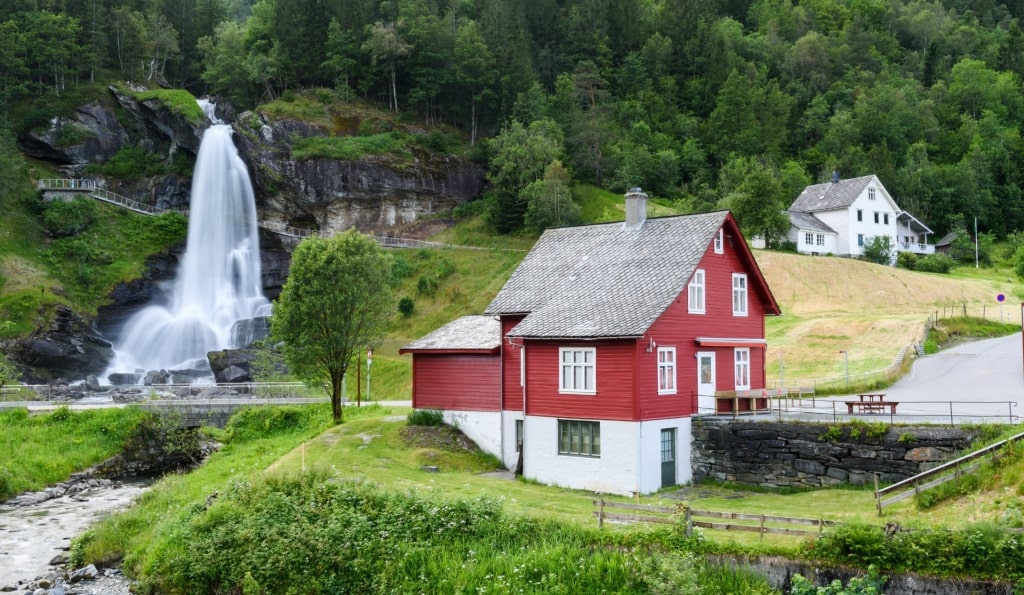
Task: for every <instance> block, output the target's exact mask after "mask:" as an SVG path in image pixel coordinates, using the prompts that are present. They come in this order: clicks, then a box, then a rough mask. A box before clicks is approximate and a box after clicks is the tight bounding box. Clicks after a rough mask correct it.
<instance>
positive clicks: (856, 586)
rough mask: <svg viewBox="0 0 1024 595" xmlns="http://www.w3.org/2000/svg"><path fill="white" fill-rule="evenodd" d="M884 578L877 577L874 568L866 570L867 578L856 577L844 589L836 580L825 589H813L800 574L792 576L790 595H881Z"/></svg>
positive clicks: (876, 571)
mask: <svg viewBox="0 0 1024 595" xmlns="http://www.w3.org/2000/svg"><path fill="white" fill-rule="evenodd" d="M884 585H885V578H884V577H881V576H879V575H878V569H876V568H875V567H874V566H871V567H869V568H868V574H867V576H856V577H853V578H851V579H850V582H849V583H848V584H847V585H846V586H845V587H844V586H843V583H841V582H840V581H839V580H838V579H836V580H834V581H832V583H831V584H829V585H828V586H827V587H815V586H814V585H813V584H811V582H810V581H809V580H807V579H806V578H804V577H803V576H802V575H800V574H796V575H794V576H793V586H792V587H791V589H790V591H789V593H790V595H881V593H882V587H883V586H884Z"/></svg>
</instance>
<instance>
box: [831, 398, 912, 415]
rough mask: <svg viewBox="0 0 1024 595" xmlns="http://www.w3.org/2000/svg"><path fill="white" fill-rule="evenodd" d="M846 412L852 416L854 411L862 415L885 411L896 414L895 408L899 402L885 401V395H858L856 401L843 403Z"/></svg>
mask: <svg viewBox="0 0 1024 595" xmlns="http://www.w3.org/2000/svg"><path fill="white" fill-rule="evenodd" d="M844 403H846V412H847V413H850V414H852V413H853V412H854V409H856V410H857V411H860V412H863V413H881V412H883V411H885V410H886V409H888V410H889V414H890V415H892V414H895V413H896V406H897V405H899V401H886V400H885V393H860V394H858V395H857V400H856V401H844Z"/></svg>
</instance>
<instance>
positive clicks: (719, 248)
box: [715, 229, 725, 254]
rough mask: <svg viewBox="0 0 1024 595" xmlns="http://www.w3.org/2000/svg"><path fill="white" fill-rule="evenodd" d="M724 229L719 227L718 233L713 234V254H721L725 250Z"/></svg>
mask: <svg viewBox="0 0 1024 595" xmlns="http://www.w3.org/2000/svg"><path fill="white" fill-rule="evenodd" d="M724 240H725V231H724V230H721V229H719V230H718V233H716V234H715V254H721V253H723V252H725V242H724Z"/></svg>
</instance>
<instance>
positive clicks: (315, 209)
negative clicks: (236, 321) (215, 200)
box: [235, 112, 484, 233]
mask: <svg viewBox="0 0 1024 595" xmlns="http://www.w3.org/2000/svg"><path fill="white" fill-rule="evenodd" d="M235 129H236V131H238V132H239V134H238V136H237V137H236V139H237V144H238V147H239V152H240V153H241V154H242V157H243V159H245V160H246V162H247V163H248V164H249V171H250V174H251V175H252V179H253V184H254V185H255V187H256V195H257V200H258V203H259V205H258V206H259V210H260V216H261V218H263V219H264V220H267V221H272V222H275V223H280V224H284V225H290V226H292V227H298V228H312V229H318V230H321V231H326V232H329V233H333V232H338V231H344V230H346V229H349V228H350V227H355V228H357V229H359V230H361V231H364V232H371V231H372V232H376V233H388V232H393V231H395V230H396V229H398V228H401V227H402V226H404V225H407V224H410V223H413V222H415V221H417V220H418V219H422V218H424V217H429V216H433V215H436V214H437V213H439V212H443V211H447V210H450V209H452V208H454V207H456V206H458V205H460V204H462V203H464V202H467V201H469V200H472V199H473V198H476V197H477V196H478V195H479V194H480V192H481V190H482V189H483V187H484V171H483V169H482V168H480V167H479V166H477V165H475V164H473V163H471V162H469V161H466V160H463V159H459V158H456V157H452V156H446V155H438V154H436V153H431V152H429V151H426V150H418V151H417V152H416V154H414V155H413V157H412V158H411V159H410V158H403V159H396V158H394V157H391V156H367V157H365V158H363V159H360V160H357V161H342V160H335V159H308V160H296V159H294V158H293V157H292V146H293V143H294V140H295V139H296V138H307V137H310V136H319V135H328V134H330V132H329V131H324V130H320V129H318V128H316V127H315V126H312V125H309V124H307V123H304V122H298V121H295V120H279V121H269V120H267V119H266V118H264V117H262V116H259V115H257V114H253V113H251V112H247V113H244V114H242V115H241V116H239V119H238V123H237V124H236V125H235Z"/></svg>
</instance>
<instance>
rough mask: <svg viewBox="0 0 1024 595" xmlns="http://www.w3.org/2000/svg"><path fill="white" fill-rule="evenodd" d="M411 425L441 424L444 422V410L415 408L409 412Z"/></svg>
mask: <svg viewBox="0 0 1024 595" xmlns="http://www.w3.org/2000/svg"><path fill="white" fill-rule="evenodd" d="M408 421H409V425H410V426H440V425H443V424H444V412H443V411H441V410H439V409H413V410H412V411H410V412H409V418H408Z"/></svg>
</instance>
